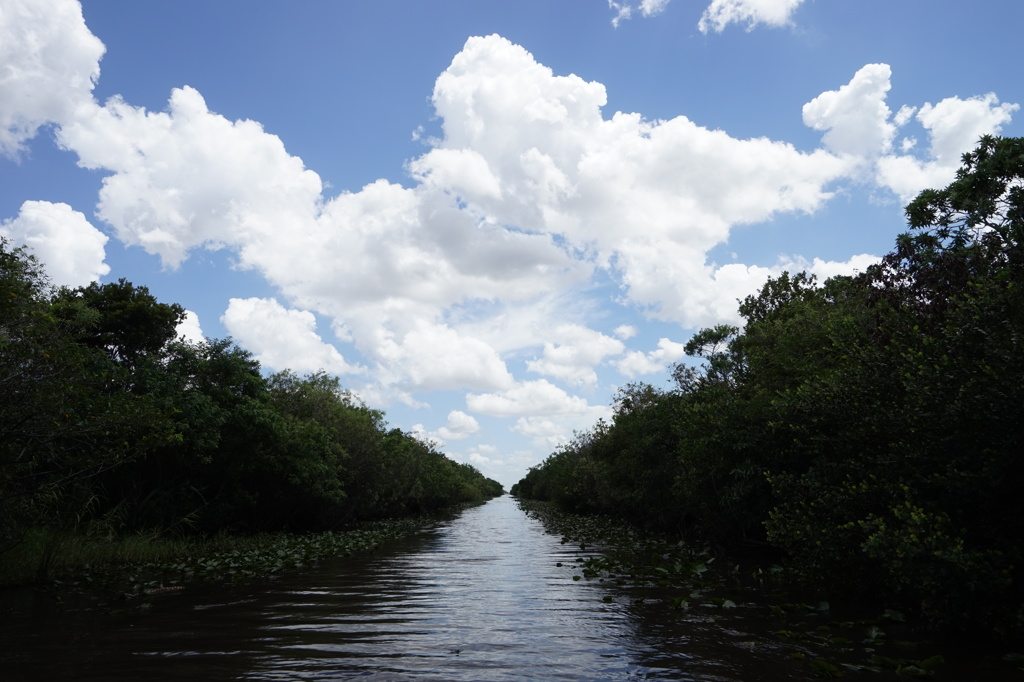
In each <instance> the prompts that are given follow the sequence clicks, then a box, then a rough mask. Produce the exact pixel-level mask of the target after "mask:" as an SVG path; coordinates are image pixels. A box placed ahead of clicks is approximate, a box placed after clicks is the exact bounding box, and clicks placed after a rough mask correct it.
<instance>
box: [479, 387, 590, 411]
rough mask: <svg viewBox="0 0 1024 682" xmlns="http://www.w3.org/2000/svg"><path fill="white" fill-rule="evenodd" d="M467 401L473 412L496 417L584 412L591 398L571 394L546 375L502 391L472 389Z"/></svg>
mask: <svg viewBox="0 0 1024 682" xmlns="http://www.w3.org/2000/svg"><path fill="white" fill-rule="evenodd" d="M466 405H467V406H468V407H469V409H470V410H471V411H473V412H479V413H480V414H486V415H490V416H492V417H517V416H541V415H543V416H545V417H547V418H550V417H551V416H554V415H567V414H576V415H579V414H584V413H586V412H587V411H588V409H589V407H590V406H589V405H587V401H586V400H585V399H583V398H581V397H579V396H573V395H569V394H568V393H566V392H565V391H563V390H562V389H560V388H558V387H557V386H555V385H554V384H552V383H550V382H549V381H547V380H546V379H539V380H537V381H524V382H521V383H519V384H517V385H515V386H513V387H512V388H510V389H508V390H506V391H502V392H500V393H470V394H467V395H466Z"/></svg>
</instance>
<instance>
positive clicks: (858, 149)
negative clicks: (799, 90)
mask: <svg viewBox="0 0 1024 682" xmlns="http://www.w3.org/2000/svg"><path fill="white" fill-rule="evenodd" d="M891 76H892V70H891V69H890V68H889V65H888V64H868V65H867V66H864V67H862V68H861V69H860V70H859V71H857V73H856V74H854V76H853V79H852V80H851V81H850V82H849V83H847V84H846V85H844V86H842V87H840V88H839V89H838V90H829V91H828V92H823V93H821V94H820V95H818V96H817V97H815V98H814V99H813V100H811V101H810V102H808V103H807V104H805V105H804V108H803V116H804V123H805V124H806V125H807V126H809V127H811V128H813V129H815V130H824V131H826V132H825V135H824V136H823V137H822V142H823V143H824V145H825V147H826V148H828V149H829V150H830V151H832V152H835V153H837V154H853V155H856V156H860V157H864V158H866V159H874V158H876V157H878V156H880V155H881V154H884V153H886V152H888V151H889V149H890V147H891V146H892V138H893V135H894V134H895V131H896V126H895V125H894V124H893V123H891V122H890V121H889V115H890V111H889V107H888V106H887V105H886V103H885V97H886V94H887V93H888V92H889V88H890V87H891V84H890V78H891Z"/></svg>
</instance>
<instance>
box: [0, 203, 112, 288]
mask: <svg viewBox="0 0 1024 682" xmlns="http://www.w3.org/2000/svg"><path fill="white" fill-rule="evenodd" d="M0 236H4V237H6V238H7V239H9V240H10V241H11V242H12V243H14V244H15V245H25V246H27V247H28V248H29V250H30V251H31V252H32V253H33V254H35V256H36V258H38V259H39V260H40V262H42V263H43V265H44V266H45V267H46V274H47V275H49V277H50V281H51V282H52V283H53V284H55V285H57V286H62V285H63V286H69V287H79V286H85V285H87V284H89V283H90V282H98V281H99V279H100V278H101V277H102V276H103V275H106V274H107V273H109V272H110V266H109V265H107V264H106V263H105V262H104V259H105V258H106V251H105V249H104V246H105V245H106V243H107V239H108V238H107V236H106V235H105V234H103V233H102V232H100V231H99V230H97V229H96V228H95V227H93V226H92V224H91V223H90V222H89V221H88V220H87V219H86V217H85V216H84V215H83V214H82V213H80V212H78V211H76V210H74V209H72V208H71V207H70V206H68V205H67V204H63V203H51V202H49V201H26V202H24V203H23V204H22V205H21V209H20V210H19V211H18V216H17V217H16V218H13V219H11V220H5V221H4V222H3V223H2V224H0Z"/></svg>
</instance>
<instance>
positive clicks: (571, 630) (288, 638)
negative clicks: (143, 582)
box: [0, 497, 814, 682]
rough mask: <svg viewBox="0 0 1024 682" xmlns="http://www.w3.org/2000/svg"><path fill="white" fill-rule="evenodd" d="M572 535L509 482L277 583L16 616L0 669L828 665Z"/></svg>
mask: <svg viewBox="0 0 1024 682" xmlns="http://www.w3.org/2000/svg"><path fill="white" fill-rule="evenodd" d="M571 550H572V547H571V546H569V545H563V544H562V543H561V542H560V538H559V537H557V536H553V535H550V534H548V533H546V532H545V531H544V529H543V527H542V526H541V524H540V523H539V522H538V521H536V520H533V519H531V518H529V517H527V516H526V515H525V514H524V513H523V512H522V511H521V510H520V509H519V508H518V507H517V506H516V504H515V502H514V500H512V499H511V498H509V497H503V498H499V499H496V500H493V501H491V502H489V503H488V504H486V505H483V506H480V507H476V508H473V509H470V510H468V511H466V512H465V513H463V514H462V515H461V516H459V517H458V518H456V519H453V520H451V521H449V522H445V523H442V524H439V525H437V526H436V527H434V528H430V529H428V530H425V531H423V532H422V533H418V534H416V535H414V536H411V537H408V538H404V539H402V540H398V541H395V542H392V543H389V544H388V545H386V546H385V547H383V548H381V549H380V550H378V551H377V552H375V553H372V554H368V555H365V556H361V557H350V558H345V559H337V560H333V561H330V562H325V563H324V564H323V565H321V566H319V567H318V568H316V569H313V570H309V571H305V572H303V573H301V574H297V575H293V576H290V577H288V578H282V579H279V580H276V581H273V582H270V583H263V584H259V585H253V586H249V587H245V588H240V587H210V586H208V587H191V588H188V589H186V590H183V591H181V592H179V593H175V594H171V595H166V596H161V597H159V598H157V599H155V600H154V603H153V606H152V608H151V609H149V610H148V611H146V612H143V613H139V612H132V613H122V614H114V615H111V614H109V613H98V612H84V611H79V612H70V613H64V614H63V615H62V616H61V618H59V619H52V618H51V619H50V620H46V614H45V613H43V614H40V613H35V614H33V615H32V616H31V618H30V617H29V616H19V617H10V616H5V619H4V623H3V626H2V627H0V637H2V640H0V647H2V650H0V679H3V680H5V681H10V682H14V681H15V680H47V681H48V682H49V681H51V680H65V679H66V680H72V679H74V680H103V681H118V680H133V681H136V680H146V681H147V682H160V681H163V680H350V679H355V680H367V681H370V680H388V681H397V680H474V681H480V682H484V681H491V680H495V681H497V680H549V681H550V680H642V679H661V680H701V681H702V682H759V681H769V680H770V681H773V682H774V681H785V680H807V679H814V677H813V675H812V674H811V671H809V669H807V668H806V667H801V666H800V665H796V664H794V662H793V661H791V660H789V658H788V656H786V655H785V654H784V653H780V651H777V650H774V649H773V648H772V646H771V645H769V644H765V643H764V642H763V640H761V638H759V637H756V636H753V635H751V634H750V632H749V629H748V628H746V627H745V626H744V622H745V621H744V620H743V616H742V614H741V613H739V611H742V609H737V610H736V611H737V614H736V615H735V616H733V617H732V620H722V619H721V618H719V617H717V616H707V617H702V616H700V615H697V614H691V615H690V616H688V617H686V618H681V617H678V616H676V615H675V614H674V613H673V612H671V611H669V610H668V609H667V608H666V606H665V605H664V604H652V603H650V602H648V603H643V604H638V603H635V600H634V599H632V598H631V597H630V595H629V594H628V593H627V592H624V591H622V590H621V589H620V588H617V587H615V586H613V585H610V584H607V583H600V582H596V581H573V579H572V576H573V571H572V570H571V568H569V566H570V565H571V564H572V563H573V562H574V559H575V557H576V555H575V554H574V553H572V551H571ZM559 562H562V563H563V564H564V565H563V566H561V567H559V566H557V565H556V564H557V563H559ZM762 627H763V626H762Z"/></svg>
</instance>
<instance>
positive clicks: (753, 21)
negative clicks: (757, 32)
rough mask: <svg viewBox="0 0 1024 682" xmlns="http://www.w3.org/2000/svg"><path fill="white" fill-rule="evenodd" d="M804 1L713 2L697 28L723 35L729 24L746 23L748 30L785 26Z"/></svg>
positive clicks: (727, 0) (749, 0) (734, 0)
mask: <svg viewBox="0 0 1024 682" xmlns="http://www.w3.org/2000/svg"><path fill="white" fill-rule="evenodd" d="M803 1H804V0H712V2H711V4H710V5H708V8H707V9H706V10H704V14H703V15H701V18H700V22H699V23H698V24H697V28H699V29H700V32H701V33H707V32H708V31H715V32H717V33H721V32H722V31H723V30H725V27H726V26H728V25H729V24H740V23H743V22H746V24H747V30H748V31H750V30H753V29H754V27H755V26H757V25H758V24H767V25H768V26H775V27H778V26H785V25H787V24H789V23H790V18H791V17H792V15H793V12H795V11H796V8H797V7H799V6H800V3H802V2H803Z"/></svg>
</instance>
